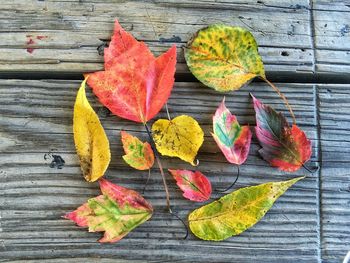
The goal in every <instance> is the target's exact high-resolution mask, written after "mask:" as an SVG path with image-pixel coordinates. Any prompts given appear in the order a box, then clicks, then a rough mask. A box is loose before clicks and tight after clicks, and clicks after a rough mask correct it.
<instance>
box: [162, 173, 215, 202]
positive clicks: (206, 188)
mask: <svg viewBox="0 0 350 263" xmlns="http://www.w3.org/2000/svg"><path fill="white" fill-rule="evenodd" d="M168 171H169V172H170V173H171V174H172V176H173V177H174V179H175V180H176V184H177V185H178V186H179V188H180V189H181V190H182V191H183V192H184V193H183V196H184V197H185V198H187V199H189V200H191V201H195V202H204V201H207V200H208V199H209V198H210V195H211V183H210V181H209V180H208V178H207V177H206V176H205V175H204V174H202V173H201V172H199V171H195V172H192V171H189V170H171V169H169V170H168Z"/></svg>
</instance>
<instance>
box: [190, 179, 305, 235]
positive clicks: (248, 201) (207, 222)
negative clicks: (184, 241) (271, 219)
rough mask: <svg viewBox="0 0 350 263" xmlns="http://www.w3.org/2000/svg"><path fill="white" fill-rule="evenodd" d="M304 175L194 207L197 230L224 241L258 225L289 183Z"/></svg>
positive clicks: (193, 221)
mask: <svg viewBox="0 0 350 263" xmlns="http://www.w3.org/2000/svg"><path fill="white" fill-rule="evenodd" d="M302 178H304V177H298V178H295V179H292V180H289V181H282V182H269V183H266V184H261V185H256V186H250V187H245V188H241V189H239V190H237V191H234V192H232V193H230V194H228V195H225V196H223V197H222V198H220V199H219V200H217V201H214V202H212V203H210V204H208V205H205V206H202V207H200V208H198V209H196V210H194V211H193V212H192V213H191V214H190V215H189V217H188V221H189V226H190V229H191V231H192V232H193V234H195V235H196V236H197V237H199V238H200V239H204V240H214V241H220V240H224V239H227V238H229V237H231V236H235V235H238V234H240V233H242V232H244V231H245V230H247V229H248V228H250V227H252V226H254V225H255V224H256V223H257V222H259V220H260V219H261V218H262V217H263V216H264V215H265V214H266V212H267V211H268V210H269V209H270V208H271V207H272V205H273V203H274V202H275V201H276V200H277V198H278V197H280V196H281V195H282V194H283V193H284V192H285V191H286V190H287V189H288V188H289V187H291V186H292V185H293V184H295V183H296V182H298V181H299V180H301V179H302Z"/></svg>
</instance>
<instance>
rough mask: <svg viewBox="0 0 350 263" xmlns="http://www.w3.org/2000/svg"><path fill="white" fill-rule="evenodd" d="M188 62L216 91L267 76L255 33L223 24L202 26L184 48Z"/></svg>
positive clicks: (197, 74) (201, 78)
mask: <svg viewBox="0 0 350 263" xmlns="http://www.w3.org/2000/svg"><path fill="white" fill-rule="evenodd" d="M185 59H186V63H187V65H188V67H189V69H190V70H191V72H192V74H193V75H194V76H195V77H196V78H197V79H198V80H199V81H201V82H202V83H203V84H205V85H206V86H208V87H211V88H213V89H215V90H217V91H221V92H227V91H230V90H237V89H239V88H240V87H242V85H244V84H245V83H247V82H248V81H250V80H251V79H253V78H255V77H257V76H260V77H262V78H265V71H264V65H263V62H262V60H261V57H260V55H259V53H258V45H257V43H256V41H255V39H254V36H253V35H252V34H251V33H250V32H249V31H247V30H246V29H244V28H241V27H232V26H228V25H222V24H214V25H210V26H208V27H206V28H203V29H201V30H199V31H198V32H197V34H196V36H195V37H194V39H192V40H191V41H190V42H189V43H188V45H187V48H186V49H185Z"/></svg>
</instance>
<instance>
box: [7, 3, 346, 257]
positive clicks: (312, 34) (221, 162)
mask: <svg viewBox="0 0 350 263" xmlns="http://www.w3.org/2000/svg"><path fill="white" fill-rule="evenodd" d="M349 17H350V3H349V2H348V1H345V0H344V1H340V0H338V1H336V0H334V1H326V0H310V1H307V0H295V1H283V0H271V1H243V0H233V1H231V0H220V1H212V0H200V1H190V0H182V1H175V0H154V1H131V0H123V1H105V0H83V1H78V0H64V1H63V0H51V1H49V0H46V1H36V0H27V1H23V0H12V1H2V2H1V3H0V39H1V41H0V262H126V261H128V262H129V261H135V262H145V261H151V262H177V261H179V262H341V261H342V259H343V258H344V257H345V254H346V253H347V251H348V250H349V249H350V232H349V229H350V212H349V211H350V173H349V170H350V162H349V159H350V134H349V130H350V119H349V117H348V115H349V114H348V112H349V110H350V92H349V88H350V74H349V70H350V57H349V56H350V55H349V54H350V29H349V25H350V21H349ZM114 18H118V19H119V20H120V22H121V24H122V25H123V26H124V27H125V28H126V29H127V30H128V31H130V32H131V33H132V34H133V35H134V36H136V37H137V38H138V39H140V40H144V41H145V42H146V43H147V44H148V45H149V46H150V48H151V49H152V51H153V52H155V53H156V54H159V53H160V52H163V51H164V50H166V49H167V48H168V47H169V46H170V45H171V44H172V43H175V44H176V45H177V46H178V47H179V48H178V64H177V75H176V79H177V82H176V83H175V87H174V90H173V93H172V96H171V98H170V100H169V103H168V105H169V110H170V114H171V116H173V117H175V116H178V115H181V114H189V115H191V116H193V117H195V118H196V119H197V120H198V121H199V123H200V125H201V126H202V127H203V129H204V131H205V139H206V140H205V143H204V145H203V146H202V148H201V149H200V152H199V155H198V159H199V160H200V164H199V166H198V169H199V170H201V171H202V172H203V173H205V174H206V175H208V177H209V178H210V180H211V181H212V184H213V186H214V188H216V187H225V186H227V185H228V184H229V183H230V182H232V180H233V179H234V175H235V174H236V168H235V167H234V166H232V165H230V164H228V163H227V162H226V161H225V159H224V157H223V155H222V154H221V153H220V152H219V150H218V148H217V147H216V146H215V142H214V141H213V139H212V137H211V136H210V129H211V116H212V114H213V113H214V111H215V109H216V107H217V105H218V104H219V102H220V101H221V100H222V97H223V94H218V93H216V92H215V91H213V90H211V89H209V88H206V87H204V86H202V85H201V84H199V83H198V82H195V81H193V80H194V79H193V77H191V75H190V74H189V71H188V69H187V66H186V65H185V62H184V58H183V53H182V50H181V48H180V47H182V46H183V45H184V44H185V43H186V42H187V40H188V39H189V38H190V37H191V35H192V34H193V33H194V32H195V31H196V30H197V29H199V28H201V27H203V26H206V25H208V24H210V23H214V22H224V23H228V24H232V25H239V26H243V27H246V28H247V29H249V30H250V31H252V33H253V34H254V36H255V37H256V39H257V41H258V43H259V46H260V48H259V50H260V53H261V54H262V57H263V60H264V62H265V65H266V70H267V72H268V76H270V77H271V78H272V79H274V80H276V81H277V80H280V81H282V83H276V84H277V86H278V87H280V89H281V90H282V92H283V93H284V94H285V95H286V96H287V97H288V99H289V101H290V103H291V104H292V106H293V109H294V112H295V114H296V117H297V122H298V125H300V126H301V127H302V128H303V129H304V130H305V131H306V133H307V135H308V136H309V138H310V139H311V140H312V145H313V156H312V158H311V161H310V162H309V163H308V164H307V165H308V167H310V168H311V169H312V168H315V167H318V166H320V167H321V169H320V170H319V171H318V172H316V173H314V174H309V173H308V172H307V171H306V170H304V169H301V170H299V171H298V172H296V173H292V174H286V173H282V172H279V171H278V170H276V169H273V168H271V167H269V165H268V164H267V163H266V162H264V161H263V160H262V159H261V158H260V157H259V155H258V153H257V150H258V149H259V145H258V144H257V141H256V139H255V138H253V144H252V147H251V150H250V154H249V158H248V161H247V162H246V163H245V164H244V165H243V166H242V167H241V176H240V179H239V181H238V183H237V185H236V186H235V189H237V188H239V187H243V186H248V185H254V184H260V183H263V182H267V181H274V180H275V181H277V180H284V179H289V178H293V177H296V176H298V175H307V178H306V179H304V180H302V181H300V182H298V184H297V185H295V186H294V187H293V188H291V189H290V190H288V191H287V192H286V194H285V195H283V196H282V197H281V198H280V199H279V200H278V201H277V202H276V204H275V205H274V206H273V208H272V209H271V210H270V211H269V212H268V213H267V215H266V216H265V217H264V219H263V220H262V221H261V222H259V223H258V224H257V225H256V226H254V227H253V228H251V229H250V230H248V231H246V232H244V233H242V234H241V235H239V236H237V237H233V238H230V239H228V240H226V241H224V242H204V241H201V240H198V239H197V238H195V237H194V236H193V235H190V236H189V238H188V239H187V240H182V237H183V236H184V229H183V227H182V225H181V223H179V222H178V221H177V220H174V218H171V217H169V216H168V215H167V214H165V213H164V212H163V208H164V204H165V200H164V192H163V187H162V183H161V178H160V175H159V173H158V171H157V169H156V167H155V168H154V169H152V177H151V180H150V184H149V186H148V188H147V190H146V192H145V194H144V196H145V198H146V199H148V200H149V201H151V202H152V204H153V205H154V207H155V211H156V212H155V214H154V216H153V218H152V220H151V221H149V222H146V223H145V224H144V225H142V226H140V227H139V228H137V229H136V230H135V231H133V232H132V233H130V234H129V235H128V236H127V237H126V238H125V239H123V240H122V241H120V242H119V243H117V244H99V243H97V242H96V240H97V239H99V237H100V236H101V234H100V233H88V232H87V231H86V229H81V228H78V227H76V226H75V225H74V224H73V223H72V222H70V221H68V220H64V219H62V218H61V216H62V215H63V214H64V213H66V212H67V211H71V210H73V209H75V208H76V207H77V206H79V205H80V204H81V203H83V202H85V201H86V200H87V199H89V198H91V197H93V196H95V195H97V194H98V193H99V190H98V185H97V183H93V184H90V183H87V182H85V181H84V179H83V178H82V175H81V172H80V168H79V163H78V158H77V156H76V153H75V149H74V144H73V137H72V115H73V104H74V100H75V95H76V91H77V89H78V88H79V85H80V83H79V82H80V81H79V80H71V78H80V73H82V72H87V71H95V70H99V69H102V68H103V66H102V62H103V61H102V56H101V50H102V49H101V47H102V46H101V45H104V44H106V43H107V42H108V41H109V38H110V35H111V33H112V29H113V20H114ZM99 47H100V48H99ZM6 76H11V77H12V79H5V78H6ZM1 77H2V78H1ZM20 78H27V80H21V79H20ZM48 78H55V79H48ZM58 78H61V79H58ZM303 81H308V82H309V83H303ZM327 82H330V83H328V84H327ZM331 83H343V84H331ZM249 92H252V93H253V94H254V95H255V96H256V97H258V98H260V99H262V100H263V101H264V102H265V103H268V104H270V105H272V106H273V107H275V108H276V109H277V110H279V111H282V112H283V113H285V114H286V116H288V117H289V114H288V111H287V110H286V109H285V107H284V105H283V103H282V101H281V100H280V99H279V98H278V97H277V95H276V94H275V93H274V92H273V91H272V90H271V89H270V88H269V87H268V86H267V85H265V84H263V83H257V82H253V83H251V84H250V85H249V86H247V87H244V88H242V89H241V90H239V91H236V92H233V93H228V94H226V101H227V105H228V107H229V108H230V109H231V110H232V112H233V113H235V114H236V115H237V116H238V119H239V121H240V122H241V123H249V124H250V125H251V126H253V125H254V123H255V122H254V114H253V108H252V105H251V99H250V98H249V95H248V94H249ZM88 97H89V100H90V102H91V103H92V105H93V107H94V108H95V110H96V112H97V113H98V115H99V117H100V119H101V121H102V124H103V126H104V128H105V129H106V132H107V135H108V137H109V139H110V142H111V150H112V162H111V165H110V167H109V170H108V172H107V174H106V177H107V179H109V180H111V181H112V182H115V183H119V184H121V185H123V186H126V187H130V188H133V189H135V190H141V189H142V188H143V185H144V183H145V180H146V176H147V173H146V172H139V171H135V170H133V169H131V168H129V167H128V166H127V165H126V164H124V162H123V160H122V158H121V155H122V154H123V152H122V147H121V144H120V130H127V131H129V132H131V133H132V134H134V135H137V136H139V137H140V138H143V139H145V140H146V139H147V136H146V133H145V131H144V128H143V127H142V126H141V125H137V124H134V123H132V122H129V121H125V120H122V119H120V118H118V117H115V116H113V115H111V114H110V113H109V111H108V110H107V109H105V108H104V107H102V105H101V104H100V103H99V102H97V100H96V98H95V97H94V96H93V95H92V94H91V92H90V91H89V92H88ZM159 117H166V114H165V113H164V111H162V112H161V113H160V115H159ZM289 119H290V118H289ZM54 156H56V157H54ZM58 156H59V157H58ZM60 158H61V159H60ZM62 159H63V160H64V164H62ZM162 160H163V165H164V167H165V168H187V169H193V167H191V166H189V165H188V164H186V163H184V162H182V161H181V160H179V159H175V158H171V159H170V158H165V157H164V158H162ZM55 161H56V162H55ZM168 183H169V186H170V192H171V200H172V205H173V208H174V210H175V211H177V212H178V214H179V215H180V216H181V217H182V218H184V219H185V218H186V217H187V214H188V213H189V212H190V211H192V210H193V209H194V208H196V207H198V206H199V205H198V204H195V203H192V202H190V201H187V200H185V199H184V198H183V197H182V195H181V192H180V191H179V190H178V189H177V186H176V184H175V182H174V181H173V180H172V179H171V177H170V176H169V177H168Z"/></svg>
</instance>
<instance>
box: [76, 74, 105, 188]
mask: <svg viewBox="0 0 350 263" xmlns="http://www.w3.org/2000/svg"><path fill="white" fill-rule="evenodd" d="M85 83H86V79H85V80H84V81H83V82H82V84H81V86H80V88H79V91H78V94H77V98H76V100H75V104H74V116H73V133H74V143H75V147H76V150H77V153H78V156H79V159H80V166H81V170H82V172H83V175H84V178H85V180H86V181H88V182H94V181H96V180H98V179H99V178H100V177H102V176H103V175H104V173H105V172H106V170H107V167H108V165H109V162H110V160H111V152H110V150H109V141H108V138H107V135H106V133H105V131H104V129H103V127H102V125H101V123H100V120H99V118H98V116H97V114H96V113H95V111H94V110H93V109H92V107H91V105H90V103H89V102H88V100H87V98H86V95H85Z"/></svg>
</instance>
